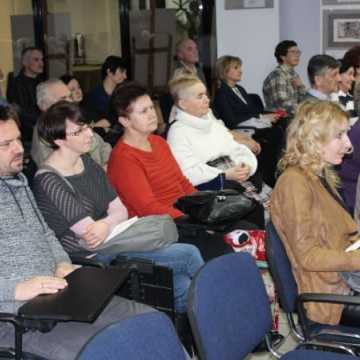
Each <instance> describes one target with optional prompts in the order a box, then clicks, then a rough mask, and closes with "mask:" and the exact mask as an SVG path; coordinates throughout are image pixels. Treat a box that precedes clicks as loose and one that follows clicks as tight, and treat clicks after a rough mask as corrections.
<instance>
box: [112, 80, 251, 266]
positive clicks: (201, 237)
mask: <svg viewBox="0 0 360 360" xmlns="http://www.w3.org/2000/svg"><path fill="white" fill-rule="evenodd" d="M112 106H113V108H114V109H115V111H116V113H117V116H118V119H119V122H120V124H121V125H122V126H123V128H124V134H123V136H122V137H121V138H120V140H119V141H118V143H117V144H116V146H115V147H114V149H113V151H112V153H111V156H110V161H109V164H108V176H109V179H110V181H111V183H112V185H113V186H114V188H115V189H116V191H117V193H118V194H119V196H120V198H121V199H122V201H123V202H124V204H125V206H126V207H127V209H128V211H129V215H130V216H134V215H138V216H145V215H150V214H151V215H154V214H169V215H171V216H172V217H173V218H174V219H175V220H176V222H177V223H178V224H180V223H183V222H184V221H186V220H184V214H183V213H182V212H181V211H179V210H178V209H176V208H175V207H174V205H173V204H174V203H175V202H176V200H177V199H178V198H179V197H181V196H183V195H188V194H191V193H193V192H195V191H196V189H195V188H194V187H193V186H192V185H191V183H190V182H189V181H188V179H187V178H185V176H184V175H183V174H182V172H181V170H180V168H179V166H178V164H177V162H176V160H175V158H174V157H173V155H172V153H171V150H170V148H169V146H168V144H167V143H166V141H165V140H164V139H162V138H161V137H160V136H157V135H153V132H154V131H155V130H156V128H157V124H158V121H157V116H156V113H155V109H154V105H153V102H152V100H151V98H150V96H149V95H148V94H147V91H146V89H144V88H143V87H141V86H139V85H136V84H134V83H127V84H121V85H120V86H119V87H118V88H117V89H116V90H115V91H114V93H113V96H112ZM190 227H191V226H190ZM255 227H256V226H255V225H251V224H250V225H249V223H246V224H245V223H244V226H242V228H255ZM188 230H189V228H187V229H186V230H184V227H183V226H179V233H180V239H179V241H182V242H186V243H191V244H194V245H196V246H197V247H198V248H199V250H200V252H201V254H202V256H203V258H204V260H205V261H206V260H209V259H210V258H213V257H216V256H219V255H223V254H224V253H228V252H232V251H233V250H232V249H231V248H230V246H228V245H227V244H225V243H224V241H223V235H222V234H213V233H212V234H210V233H208V232H207V231H205V230H199V229H196V234H194V233H193V231H194V230H193V229H191V230H192V231H188Z"/></svg>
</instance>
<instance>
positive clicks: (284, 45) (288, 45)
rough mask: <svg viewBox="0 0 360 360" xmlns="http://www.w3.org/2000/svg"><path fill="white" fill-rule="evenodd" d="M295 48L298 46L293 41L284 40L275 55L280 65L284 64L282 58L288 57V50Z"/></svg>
mask: <svg viewBox="0 0 360 360" xmlns="http://www.w3.org/2000/svg"><path fill="white" fill-rule="evenodd" d="M294 46H298V45H297V43H296V42H295V41H293V40H283V41H281V42H279V43H278V44H277V45H276V48H275V53H274V55H275V57H276V60H277V62H278V63H279V64H282V63H283V60H282V59H281V57H282V56H286V55H287V52H288V50H289V49H290V48H292V47H294Z"/></svg>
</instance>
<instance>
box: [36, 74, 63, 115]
mask: <svg viewBox="0 0 360 360" xmlns="http://www.w3.org/2000/svg"><path fill="white" fill-rule="evenodd" d="M58 84H64V83H63V82H62V81H61V80H59V79H49V80H46V81H44V82H42V83H40V84H39V85H38V86H37V87H36V103H37V106H38V107H39V109H40V110H42V111H45V110H47V109H48V108H49V107H50V106H51V105H53V104H54V103H56V102H57V99H54V98H53V97H52V93H51V91H49V88H50V87H51V86H53V85H58Z"/></svg>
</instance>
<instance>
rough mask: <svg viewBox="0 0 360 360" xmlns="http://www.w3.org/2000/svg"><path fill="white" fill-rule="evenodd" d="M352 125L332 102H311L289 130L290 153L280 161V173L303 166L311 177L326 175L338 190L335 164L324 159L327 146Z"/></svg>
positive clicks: (304, 107) (299, 113) (301, 106)
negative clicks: (344, 126)
mask: <svg viewBox="0 0 360 360" xmlns="http://www.w3.org/2000/svg"><path fill="white" fill-rule="evenodd" d="M348 123H349V116H348V114H347V113H346V112H345V111H344V110H342V109H341V107H340V106H339V105H338V104H336V103H333V102H330V101H322V100H307V101H305V102H303V103H302V104H301V105H300V106H299V107H298V109H297V111H296V114H295V118H294V119H293V120H292V121H291V123H290V125H289V127H288V131H287V143H286V150H285V153H284V155H283V157H282V158H281V160H280V162H279V166H278V167H279V170H280V171H284V170H285V169H286V168H288V167H292V166H297V167H300V168H301V169H302V170H303V171H304V172H305V173H306V174H307V175H308V176H309V177H316V176H319V175H322V176H324V177H325V180H326V181H327V182H328V184H329V185H330V186H331V188H332V189H333V190H334V191H336V188H337V186H338V184H339V178H338V176H337V175H336V173H335V171H334V170H333V168H332V166H331V164H328V163H327V162H325V160H324V159H323V153H322V152H323V146H324V145H326V144H327V143H328V142H329V141H330V140H331V139H332V138H334V136H335V135H336V133H337V131H339V126H341V125H343V124H348Z"/></svg>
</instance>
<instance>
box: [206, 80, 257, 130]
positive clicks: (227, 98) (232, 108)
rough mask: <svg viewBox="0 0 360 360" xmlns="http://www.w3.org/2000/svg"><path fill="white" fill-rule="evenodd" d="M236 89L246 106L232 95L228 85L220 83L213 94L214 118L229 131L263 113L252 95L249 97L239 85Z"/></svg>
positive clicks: (232, 92)
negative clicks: (220, 121) (222, 123)
mask: <svg viewBox="0 0 360 360" xmlns="http://www.w3.org/2000/svg"><path fill="white" fill-rule="evenodd" d="M236 87H237V88H238V90H239V91H240V93H241V95H242V96H243V97H244V99H245V101H246V102H247V104H245V103H244V102H243V101H242V100H241V99H240V98H239V97H238V96H237V95H236V94H235V93H234V91H233V90H232V88H231V87H230V86H229V85H227V84H226V83H225V82H223V81H222V82H221V84H220V87H219V88H218V89H217V91H216V93H215V96H214V101H213V106H212V109H213V110H214V114H215V115H216V117H218V118H219V119H221V120H222V121H223V122H224V123H225V125H226V127H228V128H229V129H236V128H237V127H238V125H239V124H240V123H242V122H243V121H246V120H249V119H250V118H252V117H259V115H260V113H261V112H262V111H263V109H262V108H261V107H260V106H259V105H258V104H257V103H256V101H254V100H255V99H254V97H253V96H252V95H249V94H248V93H247V92H246V90H245V89H244V88H243V87H241V86H239V85H236Z"/></svg>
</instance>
